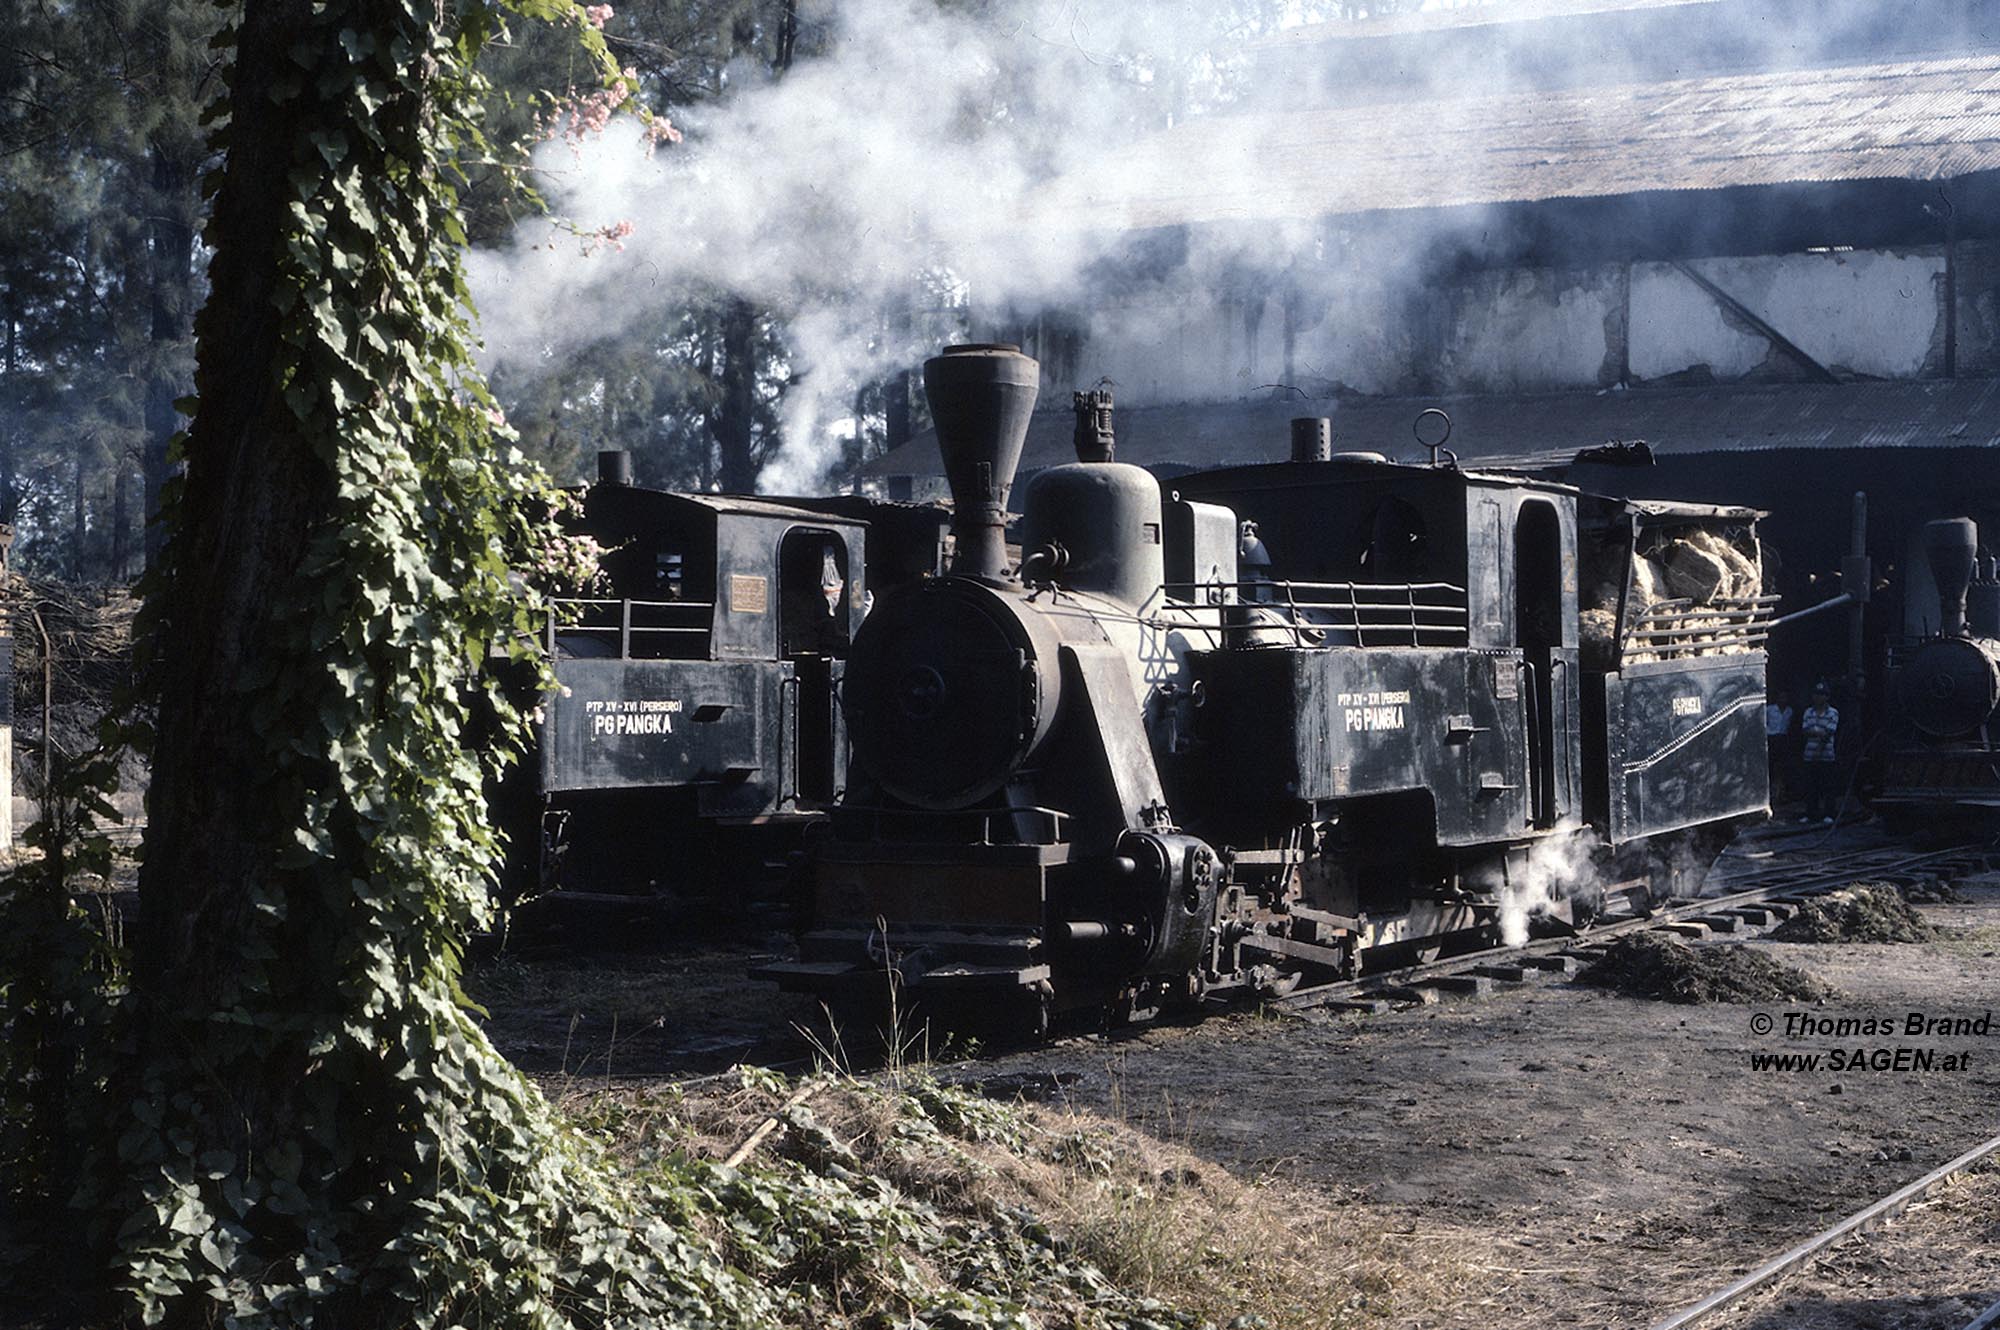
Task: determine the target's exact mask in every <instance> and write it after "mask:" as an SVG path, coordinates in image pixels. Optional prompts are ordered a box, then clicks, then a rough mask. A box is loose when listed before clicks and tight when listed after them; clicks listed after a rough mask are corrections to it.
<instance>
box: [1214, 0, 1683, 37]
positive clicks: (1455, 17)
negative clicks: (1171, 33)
mask: <svg viewBox="0 0 2000 1330" xmlns="http://www.w3.org/2000/svg"><path fill="white" fill-rule="evenodd" d="M1714 3H1715V0H1508V3H1506V4H1498V5H1485V4H1480V5H1475V6H1472V7H1470V8H1458V7H1453V8H1451V9H1418V10H1412V11H1409V12H1407V13H1400V14H1382V15H1371V16H1370V17H1368V18H1364V19H1342V20H1340V21H1339V22H1323V23H1302V24H1300V25H1299V26H1298V27H1295V28H1287V29H1285V30H1284V31H1282V32H1279V33H1275V34H1273V35H1272V36H1269V37H1265V38H1262V39H1261V40H1259V41H1256V42H1252V43H1250V45H1251V46H1253V47H1257V48H1279V49H1282V48H1285V47H1295V46H1313V45H1317V44H1319V43H1322V42H1346V41H1361V40H1365V39H1367V38H1371V37H1393V36H1403V35H1407V34H1413V33H1431V32H1444V31H1449V30H1451V29H1455V28H1489V27H1497V26H1499V25H1502V24H1513V25H1519V24H1525V23H1533V22H1536V21H1538V20H1542V19H1551V18H1573V17H1578V16H1585V15H1592V14H1618V13H1625V12H1628V11H1630V10H1635V9H1678V8H1681V7H1683V6H1686V5H1706V4H1714Z"/></svg>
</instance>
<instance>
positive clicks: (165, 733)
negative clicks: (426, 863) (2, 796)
mask: <svg viewBox="0 0 2000 1330" xmlns="http://www.w3.org/2000/svg"><path fill="white" fill-rule="evenodd" d="M311 8H312V7H311V0H263V2H262V3H258V2H256V0H253V2H252V3H250V4H248V5H246V7H245V9H244V13H243V20H242V28H241V32H240V35H239V38H238V54H237V64H236V73H235V78H234V80H233V97H234V104H235V105H237V106H239V107H248V106H255V107H257V108H259V110H258V114H257V115H255V116H238V117H237V118H236V119H235V121H234V122H233V124H232V126H231V131H230V147H229V158H228V163H227V166H226V167H225V170H224V174H223V179H222V185H221V188H220V190H219V192H218V193H217V195H216V198H215V214H214V222H213V226H214V234H215V235H216V237H217V245H216V252H215V259H214V264H213V266H212V268H211V269H210V282H211V295H210V298H209V301H208V303H207V305H206V306H205V307H204V308H203V310H202V312H201V316H200V318H199V320H198V325H197V331H198V334H199V343H198V345H199V352H198V356H197V360H196V369H195V382H196V387H197V390H198V392H199V394H200V397H201V411H200V415H199V417H198V419H197V420H196V421H195V422H194V424H193V427H192V431H191V434H190V437H189V440H188V444H187V462H188V469H187V478H186V484H185V487H184V489H183V491H182V494H181V500H180V504H179V506H178V508H177V510H176V512H175V514H174V539H175V541H176V542H177V543H178V545H179V546H180V548H179V550H178V551H177V554H176V557H175V558H174V560H173V564H174V566H173V570H172V576H171V578H170V579H169V581H168V583H167V585H166V587H165V588H164V589H163V590H162V592H161V593H160V595H161V598H162V605H163V614H162V616H161V617H162V625H161V627H162V638H163V640H162V642H161V644H160V647H159V657H158V660H157V661H156V663H155V666H154V669H155V680H156V690H157V694H158V697H159V719H158V729H157V739H156V742H155V746H154V752H153V765H152V780H151V786H150V789H149V791H148V794H147V813H148V825H147V834H146V853H145V859H144V865H143V867H142V868H141V870H140V878H139V890H140V897H141V899H142V900H143V901H144V904H145V908H144V909H143V910H142V911H141V913H140V916H139V918H140V924H139V932H140V937H139V938H138V945H137V947H136V948H135V954H134V964H135V969H136V972H137V973H136V979H137V986H138V987H139V989H140V990H141V991H143V992H145V993H147V994H148V997H149V1006H150V1007H151V1009H152V1010H153V1011H155V1012H159V1013H166V1014H174V1013H201V1012H211V1011H227V1010H229V1009H230V1008H231V1006H232V1005H233V1004H234V1002H235V1000H236V996H237V995H236V992H235V987H236V982H237V962H238V961H239V960H240V957H239V956H238V955H237V954H236V949H237V947H238V945H239V942H240V939H241V938H242V937H243V936H244V935H245V931H246V930H245V928H244V926H243V925H244V921H245V919H246V917H247V916H248V915H249V914H250V913H251V912H252V911H254V910H255V909H256V902H255V900H254V899H253V897H254V892H253V891H252V890H251V889H250V888H251V885H252V884H255V883H259V882H262V881H267V880H269V878H270V877H271V876H272V873H273V868H274V865H273V864H272V862H271V858H272V851H271V849H270V847H271V846H272V845H273V844H274V842H275V841H276V839H277V836H276V834H275V830H274V828H273V825H272V823H273V818H274V816H275V817H277V818H283V819H286V820H289V817H290V815H292V814H293V812H294V810H291V809H282V810H274V809H273V808H272V807H271V800H270V799H269V798H268V791H267V789H266V787H265V772H266V768H267V763H268V757H267V741H266V740H265V738H264V737H263V736H262V735H259V734H258V733H256V731H255V728H254V726H252V725H251V724H249V723H248V718H246V717H245V715H244V714H243V704H242V698H241V695H240V693H239V691H238V681H239V680H242V679H244V678H245V677H249V676H254V675H256V674H257V673H259V672H268V671H269V670H272V669H277V668H282V667H283V666H284V665H286V664H288V663H289V662H287V661H285V660H283V659H282V658H279V657H275V656H274V655H273V654H272V651H271V648H272V643H271V642H270V640H269V638H270V624H269V622H268V620H269V617H270V616H271V615H272V614H273V612H274V609H273V607H274V606H275V605H276V604H278V603H280V599H281V598H280V592H281V591H282V590H283V589H284V588H285V587H286V585H287V584H288V583H289V582H290V581H291V580H292V579H293V578H294V577H295V576H296V575H297V573H298V567H299V563H300V560H301V557H302V556H303V555H304V553H305V550H306V544H307V540H308V536H309V533H310V532H311V531H312V529H313V526H314V521H315V519H316V518H317V517H318V516H319V515H320V514H322V513H324V512H325V511H327V506H328V501H329V499H330V497H331V490H332V483H333V482H332V477H331V475H330V473H329V471H328V470H327V468H326V466H325V465H324V464H323V463H322V462H320V461H318V460H317V459H316V458H315V457H314V456H313V454H312V450H311V449H310V447H309V446H308V445H307V443H306V441H305V440H304V439H303V438H302V437H301V434H300V430H299V428H298V422H297V421H296V420H295V419H293V418H292V416H291V415H290V413H289V412H288V411H287V410H286V409H285V406H284V403H283V401H282V399H281V398H280V396H279V393H278V391H277V388H276V384H277V381H278V380H277V371H276V366H277V363H278V360H279V357H280V356H281V355H283V354H284V348H283V347H282V346H281V344H280V341H279V337H278V327H279V311H278V307H277V301H276V299H275V296H276V290H277V272H278V260H279V247H280V244H281V242H282V240H283V238H284V237H285V235H286V234H287V232H288V230H289V227H288V218H287V213H286V207H287V204H288V202H289V200H288V199H287V197H286V192H285V191H284V190H281V189H276V188H273V187H272V182H273V181H281V180H283V179H284V178H285V174H286V172H287V171H288V170H289V169H290V167H291V164H292V162H291V148H292V144H293V143H295V142H297V141H298V139H299V137H300V136H301V134H302V133H303V132H304V126H305V124H306V123H307V122H308V121H309V120H310V111H311V109H312V108H311V103H310V100H309V99H306V98H299V97H294V98H290V99H286V100H281V101H277V102H275V103H274V102H273V101H272V99H271V98H270V96H269V92H270V89H271V87H272V85H273V84H274V83H276V82H277V81H279V80H281V79H288V78H292V77H294V75H293V74H292V73H291V72H290V71H289V70H288V69H287V56H286V52H287V51H288V50H289V48H290V47H291V46H292V44H293V43H294V42H295V41H297V40H299V39H300V38H301V37H302V36H304V35H305V34H306V33H307V32H308V31H309V24H308V22H307V20H308V18H309V16H310V14H311ZM156 326H161V327H166V326H167V325H164V324H163V325H156ZM149 423H150V422H149ZM159 429H160V427H158V426H156V427H155V428H154V429H153V431H152V432H153V433H154V434H155V435H157V434H158V433H159ZM155 456H157V452H156V453H155ZM158 478H159V471H158V470H157V469H155V468H154V467H152V466H149V468H148V482H147V488H148V491H149V499H150V498H151V497H152V496H153V495H155V494H157V481H158ZM269 1070H270V1076H269V1079H268V1080H267V1081H266V1083H265V1084H264V1085H261V1086H248V1085H244V1086H229V1087H227V1091H226V1093H227V1094H228V1095H230V1096H231V1097H240V1102H241V1116H240V1120H241V1122H242V1123H243V1127H244V1130H245V1131H246V1132H247V1131H252V1130H255V1124H260V1123H262V1122H263V1121H264V1120H265V1117H266V1114H265V1109H266V1108H267V1105H266V1104H264V1103H263V1102H261V1101H262V1100H264V1099H265V1098H266V1097H267V1096H268V1095H269V1094H271V1093H273V1092H282V1087H283V1086H285V1085H286V1084H287V1083H288V1082H290V1081H292V1080H293V1079H294V1078H295V1077H296V1076H297V1074H298V1073H299V1071H300V1070H301V1069H300V1068H298V1067H296V1066H284V1065H277V1066H272V1067H271V1068H270V1069H269Z"/></svg>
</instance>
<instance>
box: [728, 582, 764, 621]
mask: <svg viewBox="0 0 2000 1330" xmlns="http://www.w3.org/2000/svg"><path fill="white" fill-rule="evenodd" d="M729 608H730V610H731V611H732V612H734V613H737V614H764V613H767V612H769V610H770V608H771V584H770V582H768V581H767V580H765V579H764V578H761V577H752V576H749V575H748V574H745V573H731V574H730V575H729Z"/></svg>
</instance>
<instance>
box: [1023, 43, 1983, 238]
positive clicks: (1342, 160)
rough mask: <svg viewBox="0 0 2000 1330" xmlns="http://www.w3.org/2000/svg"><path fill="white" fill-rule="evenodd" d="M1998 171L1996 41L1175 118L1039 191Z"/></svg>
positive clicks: (1342, 207) (1199, 213) (1248, 197)
mask: <svg viewBox="0 0 2000 1330" xmlns="http://www.w3.org/2000/svg"><path fill="white" fill-rule="evenodd" d="M1994 169H2000V54H1991V53H1989V54H1981V55H1973V56H1964V57H1959V58H1952V59H1934V60H1910V61H1898V62H1894V63H1882V64H1863V65H1849V66H1842V67H1837V68H1816V69H1803V70H1791V71H1782V72H1769V73H1754V74H1731V75H1721V76H1711V77H1704V78H1689V79H1671V80H1665V81H1661V82H1652V83H1629V84H1620V85H1613V86H1604V87H1589V88H1571V89H1564V90H1560V91H1546V92H1523V93H1509V94H1502V95H1492V96H1474V97H1465V98H1442V99H1440V98H1435V97H1426V96H1413V97H1411V98H1409V99H1407V100H1398V101H1390V102H1381V103H1373V104H1368V105H1361V106H1340V107H1315V108H1306V109H1292V110H1284V111H1273V112H1260V113H1253V114H1244V115H1235V116H1222V117H1214V118H1209V119H1199V120H1190V121H1188V122H1186V123H1184V124H1182V125H1180V126H1177V127H1176V128H1174V129H1172V130H1169V131H1167V132H1165V133H1163V134H1160V135H1157V136H1155V137H1153V138H1151V139H1148V140H1146V141H1145V142H1143V143H1141V144H1139V145H1137V146H1136V147H1135V148H1133V149H1132V150H1131V151H1130V152H1127V153H1124V154H1121V156H1120V159H1119V163H1118V170H1117V171H1115V172H1103V173H1086V174H1084V175H1081V176H1078V177H1074V178H1072V179H1070V180H1068V181H1065V182H1061V183H1059V184H1058V185H1057V186H1056V187H1054V188H1053V189H1052V190H1051V191H1050V195H1049V197H1047V198H1044V199H1042V200H1039V203H1040V204H1041V205H1042V206H1041V208H1040V209H1039V211H1040V213H1041V215H1042V216H1044V217H1046V218H1050V219H1055V218H1060V219H1063V220H1064V221H1066V222H1068V223H1069V224H1072V225H1078V226H1082V227H1084V228H1087V229H1098V228H1111V229H1121V230H1123V229H1144V228H1150V227H1158V226H1172V225H1182V224H1195V223H1214V222H1229V221H1267V220H1274V219H1281V218H1289V219H1306V218H1314V217H1324V216H1330V215H1339V214H1347V213H1356V212H1370V211H1375V210H1380V209H1411V208H1449V207H1459V206H1464V205H1471V204H1488V203H1513V202H1532V201H1536V200H1542V199H1554V198H1584V197H1596V196H1604V195H1618V194H1629V193H1636V192H1641V191H1647V190H1689V189H1721V188H1726V187H1730V186H1742V185H1770V184H1783V183H1791V182H1801V181H1835V180H1869V179H1916V180H1934V179H1945V178H1949V177H1952V176H1958V175H1965V174H1969V173H1971V172H1975V171H1987V170H1994Z"/></svg>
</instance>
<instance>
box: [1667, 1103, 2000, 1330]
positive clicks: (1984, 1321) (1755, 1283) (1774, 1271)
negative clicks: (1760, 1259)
mask: <svg viewBox="0 0 2000 1330" xmlns="http://www.w3.org/2000/svg"><path fill="white" fill-rule="evenodd" d="M1995 1157H2000V1136H1995V1137H1993V1138H1992V1139H1991V1140H1987V1141H1982V1142H1981V1143H1980V1144H1978V1145H1975V1146H1973V1147H1972V1148H1971V1149H1970V1150H1967V1151H1966V1152H1965V1153H1964V1154H1962V1155H1960V1156H1959V1157H1958V1158H1956V1159H1954V1160H1952V1161H1951V1162H1949V1163H1947V1164H1943V1165H1941V1166H1939V1167H1937V1168H1934V1169H1932V1170H1931V1171H1930V1172H1928V1173H1926V1174H1924V1175H1923V1176H1922V1177H1920V1178H1918V1179H1917V1180H1916V1181H1915V1182H1912V1183H1910V1184H1909V1185H1908V1186H1906V1187H1902V1188H1899V1189H1898V1190H1896V1191H1894V1192H1892V1193H1890V1194H1889V1195H1887V1196H1885V1197H1883V1198H1882V1199H1881V1200H1879V1201H1876V1202H1875V1203H1874V1204H1873V1205H1870V1206H1867V1207H1865V1208H1864V1209H1861V1210H1857V1211H1855V1212H1854V1213H1853V1214H1851V1215H1849V1216H1847V1218H1845V1219H1843V1220H1841V1221H1840V1222H1839V1223H1837V1224H1834V1225H1832V1226H1830V1227H1828V1228H1824V1229H1821V1230H1820V1231H1819V1232H1817V1233H1815V1234H1813V1235H1812V1236H1811V1237H1809V1238H1807V1239H1806V1240H1805V1241H1804V1242H1801V1243H1799V1244H1798V1245H1797V1246H1795V1247H1792V1248H1790V1249H1789V1250H1787V1251H1785V1252H1783V1253H1781V1254H1779V1255H1777V1256H1774V1257H1772V1258H1771V1259H1770V1260H1768V1261H1766V1262H1764V1264H1762V1265H1760V1266H1758V1267H1757V1268H1756V1269H1755V1270H1752V1271H1751V1272H1750V1273H1749V1274H1747V1275H1744V1276H1743V1277H1742V1278H1741V1279H1738V1280H1737V1281H1736V1282H1735V1283H1733V1284H1731V1285H1729V1286H1728V1287H1727V1288H1721V1289H1717V1290H1716V1291H1715V1292H1713V1293H1710V1294H1709V1295H1707V1296H1706V1297H1704V1298H1702V1299H1700V1300H1699V1301H1697V1302H1694V1303H1691V1304H1689V1305H1688V1306H1686V1307H1683V1308H1681V1309H1680V1310H1679V1311H1677V1312H1675V1313H1673V1314H1672V1315H1671V1316H1668V1317H1667V1318H1666V1319H1665V1320H1662V1321H1656V1322H1654V1323H1653V1326H1652V1330H1685V1327H1687V1326H1692V1325H1699V1324H1701V1323H1702V1322H1703V1321H1706V1320H1708V1319H1709V1318H1710V1317H1712V1316H1714V1315H1716V1314H1717V1313H1718V1312H1721V1311H1723V1310H1724V1309H1725V1308H1728V1307H1730V1306H1732V1305H1734V1304H1735V1303H1737V1302H1740V1301H1742V1300H1743V1299H1744V1298H1745V1297H1748V1296H1749V1295H1750V1294H1752V1293H1756V1292H1758V1291H1759V1290H1761V1289H1765V1288H1768V1287H1770V1286H1772V1285H1774V1284H1776V1283H1777V1282H1778V1281H1779V1280H1781V1279H1783V1278H1784V1277H1785V1276H1786V1275H1788V1274H1790V1273H1792V1272H1793V1271H1794V1270H1797V1269H1799V1268H1800V1267H1802V1266H1804V1265H1805V1264H1806V1263H1807V1262H1808V1261H1810V1260H1812V1259H1813V1258H1814V1257H1815V1256H1818V1255H1819V1254H1820V1253H1821V1252H1823V1251H1826V1250H1827V1249H1828V1248H1831V1247H1834V1246H1837V1245H1839V1244H1840V1243H1842V1242H1845V1241H1847V1239H1849V1238H1852V1237H1856V1236H1858V1235H1860V1234H1863V1233H1867V1232H1869V1231H1870V1230H1871V1229H1874V1228H1875V1227H1877V1226H1878V1225H1880V1224H1881V1223H1883V1222H1884V1221H1885V1220H1889V1219H1893V1218H1894V1217H1895V1216H1897V1215H1899V1214H1901V1213H1902V1212H1903V1211H1904V1210H1906V1209H1908V1208H1909V1206H1910V1205H1911V1203H1912V1202H1914V1201H1917V1200H1920V1199H1922V1198H1923V1197H1924V1196H1925V1195H1927V1194H1929V1193H1930V1192H1931V1191H1933V1190H1935V1189H1936V1188H1937V1187H1938V1186H1939V1184H1941V1183H1943V1182H1946V1181H1948V1180H1950V1179H1951V1178H1953V1177H1956V1176H1957V1175H1959V1174H1960V1173H1963V1172H1965V1171H1966V1170H1967V1169H1969V1168H1971V1167H1972V1166H1973V1165H1975V1164H1977V1163H1979V1162H1981V1161H1982V1160H1986V1159H1991V1158H1995ZM1994 1326H2000V1303H1995V1304H1994V1305H1993V1306H1991V1307H1988V1308H1987V1309H1986V1310H1985V1311H1984V1312H1981V1313H1980V1314H1979V1316H1978V1317H1976V1318H1975V1319H1974V1320H1973V1321H1972V1322H1971V1323H1970V1324H1969V1325H1967V1326H1966V1327H1965V1330H1991V1328H1992V1327H1994Z"/></svg>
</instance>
